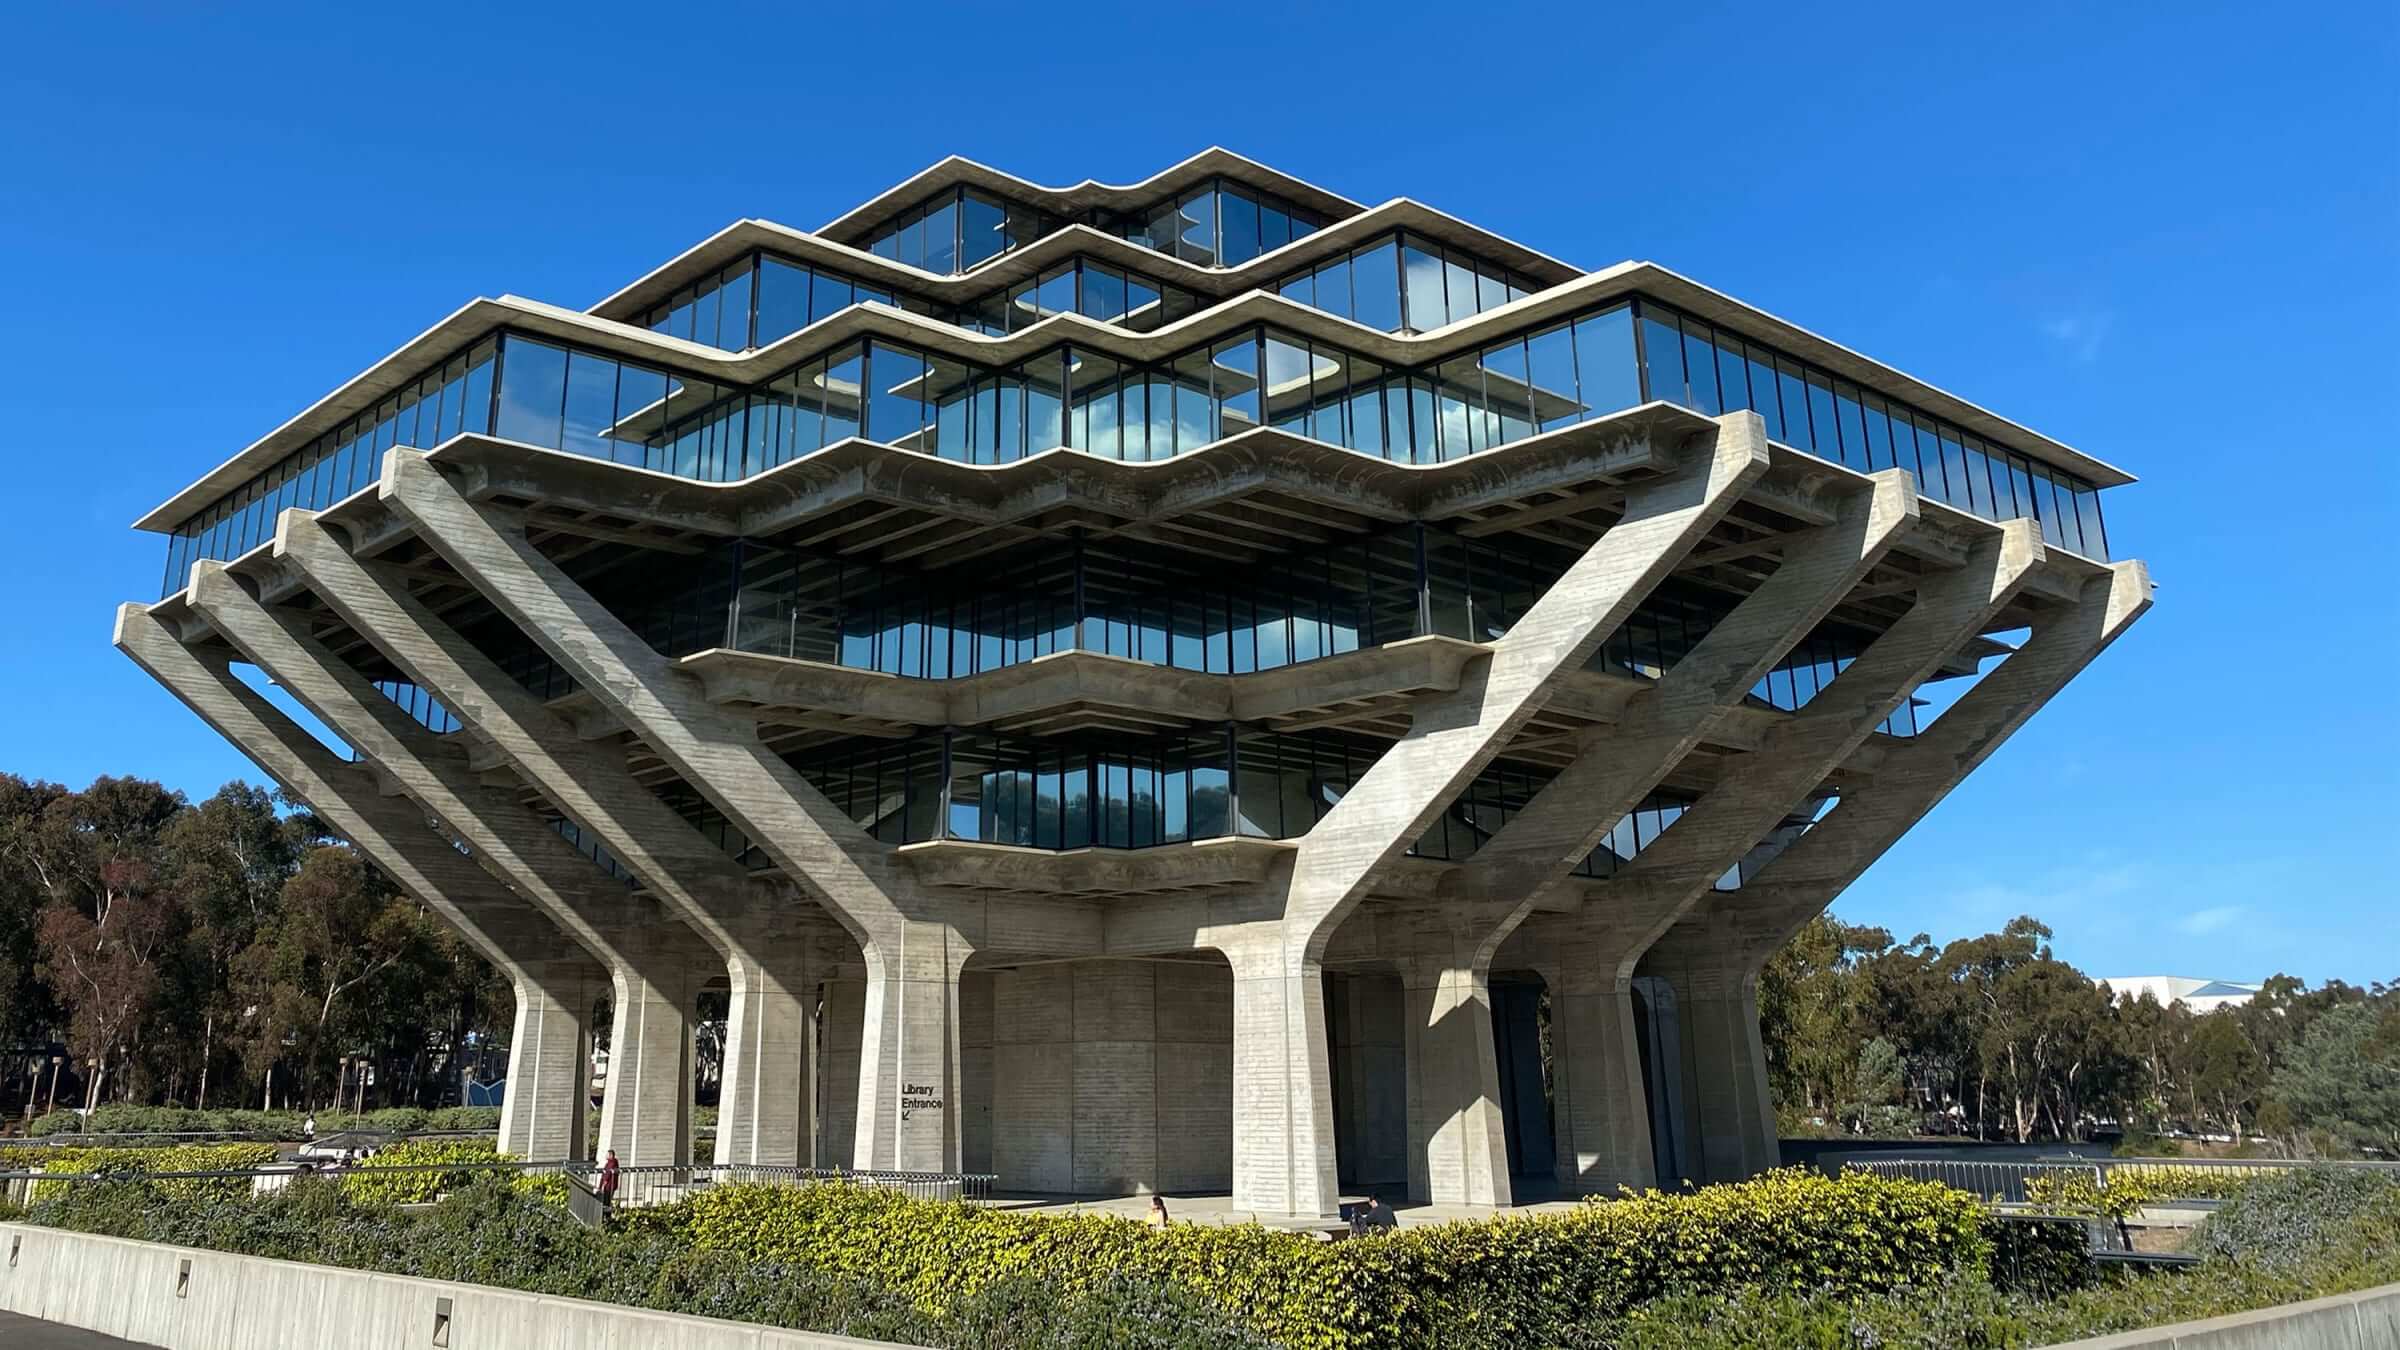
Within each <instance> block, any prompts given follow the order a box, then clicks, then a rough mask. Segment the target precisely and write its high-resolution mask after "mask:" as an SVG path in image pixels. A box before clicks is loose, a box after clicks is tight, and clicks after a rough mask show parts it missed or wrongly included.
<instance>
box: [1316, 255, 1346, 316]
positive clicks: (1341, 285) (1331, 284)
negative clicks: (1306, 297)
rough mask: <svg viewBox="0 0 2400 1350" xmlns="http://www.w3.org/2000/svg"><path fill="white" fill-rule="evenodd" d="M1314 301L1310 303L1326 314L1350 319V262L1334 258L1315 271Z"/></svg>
mask: <svg viewBox="0 0 2400 1350" xmlns="http://www.w3.org/2000/svg"><path fill="white" fill-rule="evenodd" d="M1316 282H1317V286H1316V290H1317V296H1316V299H1315V300H1313V301H1311V302H1310V303H1312V304H1314V305H1315V306H1316V307H1317V308H1318V309H1321V310H1324V311H1325V312H1326V313H1328V314H1334V315H1339V316H1340V317H1342V318H1345V319H1347V318H1349V317H1351V313H1352V310H1351V304H1350V260H1349V259H1348V258H1336V259H1335V260H1334V261H1332V262H1329V263H1327V264H1325V265H1324V266H1322V267H1320V268H1318V269H1317V275H1316Z"/></svg>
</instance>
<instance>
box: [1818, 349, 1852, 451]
mask: <svg viewBox="0 0 2400 1350" xmlns="http://www.w3.org/2000/svg"><path fill="white" fill-rule="evenodd" d="M1807 378H1808V425H1809V436H1810V437H1811V438H1812V439H1813V440H1814V442H1815V448H1816V452H1817V453H1818V454H1820V455H1823V456H1824V457H1825V458H1827V459H1831V460H1838V461H1840V462H1842V463H1844V464H1847V463H1849V462H1850V461H1848V460H1847V459H1844V458H1843V457H1842V433H1841V423H1840V421H1839V419H1837V418H1836V417H1835V416H1834V408H1833V382H1832V381H1831V380H1829V379H1827V378H1826V377H1825V375H1824V374H1823V373H1822V372H1820V371H1814V370H1812V371H1809V372H1808V376H1807Z"/></svg>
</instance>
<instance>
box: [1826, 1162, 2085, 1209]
mask: <svg viewBox="0 0 2400 1350" xmlns="http://www.w3.org/2000/svg"><path fill="white" fill-rule="evenodd" d="M1842 1170H1843V1171H1845V1172H1869V1173H1872V1174H1874V1175H1876V1176H1883V1177H1898V1178H1901V1179H1903V1180H1907V1181H1932V1182H1938V1183H1940V1184H1942V1185H1944V1186H1948V1187H1950V1188H1951V1189H1953V1190H1960V1191H1965V1192H1967V1193H1968V1194H1969V1195H1976V1196H1981V1197H1982V1198H1984V1199H1986V1200H1991V1201H1994V1202H1997V1203H1999V1204H2003V1205H2023V1204H2028V1203H2031V1201H2030V1198H2029V1197H2028V1196H2027V1194H2026V1183H2027V1182H2028V1181H2030V1180H2031V1179H2032V1178H2034V1177H2037V1176H2044V1175H2049V1174H2061V1173H2069V1172H2081V1173H2083V1174H2084V1175H2086V1176H2089V1177H2090V1178H2091V1179H2092V1181H2093V1184H2094V1185H2097V1186H2099V1187H2101V1188H2102V1189H2106V1187H2107V1184H2108V1183H2107V1176H2106V1173H2105V1172H2104V1171H2103V1170H2102V1169H2101V1168H2100V1167H2099V1166H2098V1165H2097V1164H2096V1163H2095V1162H2093V1161H2091V1160H2088V1159H2087V1160H2085V1161H2082V1162H2073V1163H2067V1162H1974V1161H1968V1160H1965V1159H1958V1158H1874V1159H1863V1160H1862V1159H1852V1160H1850V1161H1848V1162H1845V1163H1843V1164H1842Z"/></svg>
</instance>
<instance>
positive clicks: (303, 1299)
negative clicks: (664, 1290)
mask: <svg viewBox="0 0 2400 1350" xmlns="http://www.w3.org/2000/svg"><path fill="white" fill-rule="evenodd" d="M0 1250H4V1251H5V1253H6V1258H7V1259H6V1264H0V1311H5V1312H12V1313H21V1314H23V1315H25V1316H27V1317H35V1318H40V1319H42V1320H43V1321H46V1322H58V1323H63V1324H65V1325H68V1326H74V1327H82V1328H84V1329H86V1330H89V1331H97V1332H102V1333H105V1334H107V1335H111V1336H122V1337H124V1338H125V1339H127V1340H130V1341H135V1342H138V1343H141V1344H144V1345H156V1346H163V1347H165V1348H166V1350H382V1348H383V1347H387V1346H400V1345H428V1346H457V1347H478V1348H486V1350H584V1348H585V1347H589V1346H674V1347H676V1350H868V1348H870V1347H876V1346H884V1345H889V1344H890V1342H886V1341H864V1340H858V1339H855V1338H853V1337H849V1336H828V1335H822V1334H819V1333H816V1332H807V1331H784V1330H780V1329H777V1328H774V1327H761V1326H754V1325H751V1324H749V1323H745V1322H727V1321H721V1320H719V1319H716V1318H712V1317H686V1316H681V1315H678V1314H674V1313H659V1312H648V1311H645V1310H642V1309H638V1308H622V1307H618V1306H616V1305H614V1304H609V1303H592V1302H587V1301H585V1300H583V1299H572V1298H550V1297H545V1296H542V1295H538V1294H520V1293H516V1292H514V1291H511V1290H506V1289H493V1288H490V1287H488V1286H485V1285H475V1284H451V1283H448V1282H446V1281H441V1280H421V1279H415V1278H411V1277H409V1276H404V1275H374V1274H368V1273H366V1272H364V1271H356V1270H337V1269H335V1268H333V1267H331V1266H311V1265H302V1264H300V1263H298V1262H294V1261H269V1260H265V1259H262V1258H259V1257H254V1256H231V1255H227V1254H226V1253H223V1252H211V1251H200V1250H196V1249H192V1248H185V1247H169V1246H166V1245H163V1244H160V1243H154V1242H132V1241H128V1240H126V1239H123V1238H110V1237H94V1236H91V1235H88V1234H84V1233H69V1232H63V1231H60V1230H58V1229H55V1228H40V1227H35V1226H33V1225H30V1224H0Z"/></svg>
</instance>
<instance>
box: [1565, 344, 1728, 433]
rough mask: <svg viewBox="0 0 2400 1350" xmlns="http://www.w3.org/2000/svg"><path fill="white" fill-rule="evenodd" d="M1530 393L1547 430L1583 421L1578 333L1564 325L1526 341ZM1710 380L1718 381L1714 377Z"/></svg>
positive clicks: (1583, 407)
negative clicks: (1578, 385) (1577, 382)
mask: <svg viewBox="0 0 2400 1350" xmlns="http://www.w3.org/2000/svg"><path fill="white" fill-rule="evenodd" d="M1525 347H1526V362H1527V365H1526V374H1527V385H1528V393H1529V394H1530V395H1531V397H1532V400H1533V415H1534V418H1535V421H1536V424H1537V425H1538V427H1539V428H1540V429H1541V430H1543V431H1548V430H1550V429H1551V428H1552V427H1562V426H1565V425H1567V424H1568V423H1570V422H1580V421H1582V420H1583V415H1584V413H1585V412H1586V411H1587V409H1586V407H1585V406H1584V404H1583V403H1582V402H1581V401H1580V400H1579V399H1578V398H1577V397H1576V392H1575V335H1574V332H1573V330H1571V329H1569V328H1567V327H1566V326H1564V325H1561V326H1559V327H1557V328H1553V329H1551V330H1549V331H1548V332H1545V333H1536V334H1534V335H1533V336H1532V338H1530V339H1528V340H1527V342H1526V344H1525ZM1710 383H1712V384H1713V383H1715V382H1714V381H1713V380H1712V381H1711V382H1710Z"/></svg>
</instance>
